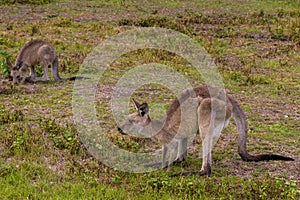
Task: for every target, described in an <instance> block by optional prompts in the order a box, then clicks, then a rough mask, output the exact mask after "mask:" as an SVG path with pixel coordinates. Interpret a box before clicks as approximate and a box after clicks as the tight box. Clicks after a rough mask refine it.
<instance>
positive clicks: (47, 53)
mask: <svg viewBox="0 0 300 200" xmlns="http://www.w3.org/2000/svg"><path fill="white" fill-rule="evenodd" d="M6 63H7V64H8V66H9V67H10V69H11V77H12V79H13V84H16V83H19V82H21V83H24V81H25V80H30V81H33V82H35V81H49V75H48V67H49V66H51V68H52V76H53V79H54V80H56V81H65V80H74V79H75V78H74V77H72V78H67V79H63V78H61V77H60V76H59V74H58V58H57V54H56V52H55V49H54V47H53V46H52V45H51V44H50V43H49V42H47V41H44V40H32V41H30V42H27V43H26V44H25V45H24V46H23V47H22V49H21V50H20V52H19V55H18V57H17V59H16V62H15V65H13V64H12V63H11V62H10V60H9V59H8V58H7V59H6ZM36 65H42V67H43V69H44V74H43V76H42V77H37V75H36V72H35V69H34V66H36ZM28 68H29V69H30V76H26V74H28ZM22 71H25V75H24V76H23V75H22Z"/></svg>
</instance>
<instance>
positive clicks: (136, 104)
mask: <svg viewBox="0 0 300 200" xmlns="http://www.w3.org/2000/svg"><path fill="white" fill-rule="evenodd" d="M132 101H133V103H134V106H135V109H137V110H139V108H140V106H141V105H140V104H139V102H137V101H136V100H135V99H133V98H132Z"/></svg>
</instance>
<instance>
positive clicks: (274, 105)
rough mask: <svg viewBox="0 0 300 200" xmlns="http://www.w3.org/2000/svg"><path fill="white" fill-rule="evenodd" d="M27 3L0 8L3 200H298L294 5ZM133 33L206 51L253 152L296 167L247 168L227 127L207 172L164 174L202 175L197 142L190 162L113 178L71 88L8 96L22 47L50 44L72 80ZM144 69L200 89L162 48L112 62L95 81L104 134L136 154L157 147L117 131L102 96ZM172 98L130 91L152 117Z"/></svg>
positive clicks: (40, 86)
mask: <svg viewBox="0 0 300 200" xmlns="http://www.w3.org/2000/svg"><path fill="white" fill-rule="evenodd" d="M13 2H14V3H13ZM16 2H17V3H16ZM22 2H24V1H0V3H1V5H2V3H5V4H3V6H2V7H1V8H0V11H1V12H0V13H1V14H0V16H1V20H0V23H1V24H2V26H0V78H1V79H0V102H1V103H0V188H1V190H0V197H1V199H25V198H28V199H299V196H300V190H299V186H300V185H299V184H300V175H299V173H297V172H298V171H299V167H298V166H299V156H300V151H299V149H300V141H299V115H300V112H299V105H300V102H299V98H298V97H299V96H300V87H299V85H300V82H299V71H300V65H299V63H300V57H299V51H300V34H299V33H300V32H299V31H300V30H299V24H300V20H299V19H300V18H299V16H300V12H299V10H300V4H299V1H293V0H290V1H275V0H268V1H260V0H249V1H238V2H237V1H233V0H226V1H217V0H213V1H202V0H201V1H200V0H197V1H196V0H193V1H179V0H174V1H157V0H153V1H144V0H143V1H133V0H113V1H100V0H98V1H97V0H90V1H86V2H84V3H83V2H81V1H67V0H64V1H60V0H55V1H27V3H26V4H23V3H22ZM12 3H13V4H12ZM24 13H25V14H24ZM137 26H138V27H140V26H143V27H153V26H155V27H162V28H169V29H174V30H177V31H180V32H182V33H184V34H187V35H188V36H189V37H191V38H193V39H194V40H195V41H197V42H199V44H201V45H202V46H203V47H205V49H206V50H207V51H208V52H209V53H210V54H211V55H212V57H213V58H214V60H215V63H216V65H217V67H218V68H219V72H220V73H221V75H222V77H223V81H224V84H225V86H226V88H227V89H229V90H230V94H232V95H233V96H234V97H235V98H236V99H237V100H238V101H239V102H240V103H241V106H242V108H243V109H244V110H245V113H246V115H247V119H248V125H249V129H250V131H249V136H248V149H249V152H250V153H253V154H255V153H265V152H276V153H278V154H279V153H280V154H285V155H289V156H292V157H294V158H295V159H296V161H294V162H278V161H272V162H259V163H247V162H243V161H242V160H241V159H240V158H239V156H238V154H237V133H236V127H235V126H234V122H233V123H232V125H230V126H229V127H228V128H226V130H224V131H223V132H224V133H223V135H222V136H221V138H220V140H219V141H218V143H217V145H216V147H215V149H214V152H213V166H212V167H213V175H212V176H211V177H206V176H204V177H197V176H188V177H174V178H172V177H170V175H172V174H175V173H179V172H181V171H183V170H200V168H201V159H200V158H199V156H198V150H199V149H200V139H199V136H198V137H197V138H196V139H195V141H194V144H193V145H194V148H195V149H196V150H193V149H194V148H193V149H192V150H191V151H190V152H189V155H188V161H187V162H186V163H183V164H178V165H175V166H173V167H172V168H171V169H170V170H169V171H167V170H159V171H155V172H150V173H142V174H134V173H125V172H120V171H116V170H114V169H112V168H109V167H107V166H105V165H104V164H102V163H101V162H100V161H98V160H97V159H95V158H93V157H92V156H91V155H90V153H89V152H88V151H87V150H86V148H85V147H84V145H82V144H81V142H80V137H79V136H78V131H77V130H76V128H75V124H74V121H73V114H72V93H73V82H63V83H58V82H48V83H37V84H26V85H18V86H16V88H15V89H14V90H13V89H12V87H11V85H10V83H9V82H8V79H7V76H8V75H9V73H8V67H7V65H6V63H5V58H6V57H10V58H11V60H12V61H13V60H14V59H15V58H16V56H17V53H18V51H19V50H20V48H21V47H22V46H23V45H24V43H25V42H26V41H29V40H32V39H36V38H42V39H46V40H48V41H49V42H51V43H52V44H53V45H54V47H55V49H56V51H57V53H58V55H59V70H60V73H61V76H62V77H71V76H74V75H76V73H77V72H78V69H79V67H80V65H81V64H82V62H83V61H84V59H85V58H86V57H87V55H88V54H89V53H90V52H91V51H92V50H93V49H94V47H96V46H97V45H98V44H101V42H103V41H104V40H105V39H106V38H108V37H110V36H113V35H116V34H118V33H122V32H124V31H126V30H131V29H133V28H135V27H137ZM146 63H161V64H164V65H168V66H170V67H172V68H173V69H175V70H176V71H177V72H178V73H180V74H181V75H183V76H184V77H185V78H187V79H188V80H189V82H190V83H191V85H193V86H197V85H199V84H202V83H203V79H202V77H201V76H200V75H199V74H198V73H197V71H196V70H195V69H194V68H192V67H191V66H190V64H189V63H187V61H186V60H184V59H183V58H181V57H180V56H177V55H174V54H173V53H170V52H166V51H164V50H153V49H143V50H137V51H134V52H130V53H128V54H126V55H123V56H122V57H120V58H119V59H118V60H116V61H114V62H113V63H112V64H111V65H110V66H109V67H108V68H107V70H106V71H105V73H104V74H103V76H102V77H101V79H100V80H99V83H98V86H97V91H96V102H95V105H96V106H95V107H96V110H97V117H98V120H99V122H100V123H101V127H102V128H103V129H104V132H105V133H106V134H107V136H108V138H109V139H110V140H111V141H112V142H113V143H114V144H115V145H118V146H119V147H120V148H123V149H126V150H129V151H132V152H145V151H148V150H149V149H153V148H159V146H158V145H157V144H156V143H154V142H151V141H149V140H147V139H141V138H132V137H129V136H124V135H120V134H119V133H118V131H117V129H116V122H115V121H114V119H113V116H112V114H111V108H110V101H109V100H110V95H111V92H112V90H113V86H114V85H115V84H116V83H117V82H118V80H119V79H120V78H121V77H122V76H123V75H124V74H125V73H126V72H127V71H128V70H130V69H132V68H133V67H135V66H139V65H141V64H146ZM40 70H41V69H40ZM174 96H175V95H174V94H170V91H169V90H168V89H167V88H166V87H163V86H159V85H156V84H148V85H145V86H143V87H141V88H140V89H139V90H137V91H135V92H134V94H133V97H134V98H136V99H137V100H139V101H142V102H148V103H149V105H150V109H151V110H150V113H151V114H152V115H153V118H161V117H162V116H163V114H164V113H163V112H162V111H164V110H166V109H167V108H168V105H169V103H170V102H171V101H172V99H173V98H174ZM130 110H131V111H133V110H134V109H133V105H130Z"/></svg>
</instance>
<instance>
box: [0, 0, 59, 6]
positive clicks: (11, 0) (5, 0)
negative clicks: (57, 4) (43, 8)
mask: <svg viewBox="0 0 300 200" xmlns="http://www.w3.org/2000/svg"><path fill="white" fill-rule="evenodd" d="M51 2H53V0H29V1H28V0H0V3H1V4H15V3H20V4H40V5H42V4H48V3H51Z"/></svg>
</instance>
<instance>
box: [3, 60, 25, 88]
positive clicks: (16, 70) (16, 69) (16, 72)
mask: <svg viewBox="0 0 300 200" xmlns="http://www.w3.org/2000/svg"><path fill="white" fill-rule="evenodd" d="M6 63H7V65H8V66H9V68H10V76H11V78H12V81H13V84H17V83H19V82H20V80H21V71H22V69H21V68H22V63H20V64H18V65H16V66H14V65H13V64H12V63H11V62H10V60H9V58H7V59H6Z"/></svg>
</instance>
